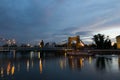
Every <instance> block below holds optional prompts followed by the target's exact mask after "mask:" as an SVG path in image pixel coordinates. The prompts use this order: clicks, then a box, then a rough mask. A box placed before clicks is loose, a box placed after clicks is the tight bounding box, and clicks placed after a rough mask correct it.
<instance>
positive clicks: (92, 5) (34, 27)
mask: <svg viewBox="0 0 120 80" xmlns="http://www.w3.org/2000/svg"><path fill="white" fill-rule="evenodd" d="M108 2H109V3H108ZM0 8H1V10H0V37H4V38H7V39H12V38H14V39H16V40H17V41H18V42H21V43H22V42H28V43H37V42H39V41H40V40H44V41H45V42H51V41H55V42H61V41H64V40H67V38H68V37H70V36H76V35H79V36H80V39H81V40H82V41H83V42H84V43H92V37H93V35H95V34H98V33H101V34H105V36H110V39H111V40H112V41H116V40H115V38H116V36H118V35H120V31H119V29H120V28H119V25H120V23H119V22H120V16H119V14H120V11H119V8H120V1H119V0H106V1H104V0H101V1H96V0H91V1H88V0H75V1H73V0H46V1H45V0H16V1H10V0H1V1H0Z"/></svg>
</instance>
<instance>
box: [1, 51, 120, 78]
mask: <svg viewBox="0 0 120 80" xmlns="http://www.w3.org/2000/svg"><path fill="white" fill-rule="evenodd" d="M46 55H47V53H46ZM0 56H1V54H0ZM119 69H120V57H118V56H117V57H111V56H102V57H101V56H97V57H95V56H94V57H93V56H67V55H65V54H64V53H63V55H62V56H54V57H53V56H52V57H48V56H47V57H40V52H32V53H29V54H24V55H19V57H18V53H17V54H16V56H15V58H13V56H12V57H6V56H2V57H0V78H9V77H12V78H11V79H13V78H14V79H15V80H26V79H29V80H34V79H37V80H49V79H51V76H52V75H55V76H52V79H51V80H57V77H56V76H59V78H60V77H61V79H60V80H70V78H71V77H74V79H77V80H78V79H79V80H80V79H82V80H88V79H89V78H87V79H85V76H86V75H90V76H92V75H95V76H97V75H99V74H98V73H100V71H109V72H110V73H109V75H110V74H111V73H112V71H114V72H115V71H118V72H120V71H119ZM91 71H93V72H92V73H90V72H91ZM73 72H74V74H73ZM51 73H52V74H51ZM31 75H33V76H31ZM70 75H72V76H70ZM101 75H102V74H101ZM106 75H108V74H106ZM21 76H22V77H23V78H21ZM28 76H29V77H30V78H28ZM63 76H65V78H64V77H63ZM83 76H84V78H83ZM95 76H92V77H95ZM99 76H100V75H99ZM103 76H104V75H103ZM36 77H37V78H36ZM66 77H68V78H69V79H68V78H67V79H66ZM76 77H77V78H76ZM86 77H89V76H86ZM104 77H106V76H104ZM19 78H21V79H19ZM47 78H48V79H47ZM11 79H8V80H11ZM71 79H72V80H73V78H71ZM91 79H92V78H91ZM6 80H7V79H6ZM93 80H97V79H93ZM100 80H102V79H100Z"/></svg>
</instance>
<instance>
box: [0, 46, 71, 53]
mask: <svg viewBox="0 0 120 80" xmlns="http://www.w3.org/2000/svg"><path fill="white" fill-rule="evenodd" d="M14 50H15V51H72V50H73V49H67V48H64V47H54V48H46V47H44V48H39V47H0V52H9V51H14Z"/></svg>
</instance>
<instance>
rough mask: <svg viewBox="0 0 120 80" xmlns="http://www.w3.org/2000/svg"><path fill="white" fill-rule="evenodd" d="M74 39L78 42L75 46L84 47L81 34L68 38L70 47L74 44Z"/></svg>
mask: <svg viewBox="0 0 120 80" xmlns="http://www.w3.org/2000/svg"><path fill="white" fill-rule="evenodd" d="M73 41H76V44H75V46H74V47H75V48H77V49H79V48H82V47H84V43H83V42H82V41H81V40H80V37H79V36H75V37H69V38H68V47H69V48H71V47H72V46H73V45H72V42H73Z"/></svg>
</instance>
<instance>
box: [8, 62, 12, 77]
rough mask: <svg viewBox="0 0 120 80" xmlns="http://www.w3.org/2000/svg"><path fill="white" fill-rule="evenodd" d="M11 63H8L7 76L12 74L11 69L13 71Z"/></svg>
mask: <svg viewBox="0 0 120 80" xmlns="http://www.w3.org/2000/svg"><path fill="white" fill-rule="evenodd" d="M10 64H11V63H10V62H9V63H8V66H7V75H9V74H10V69H11V65H10Z"/></svg>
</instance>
